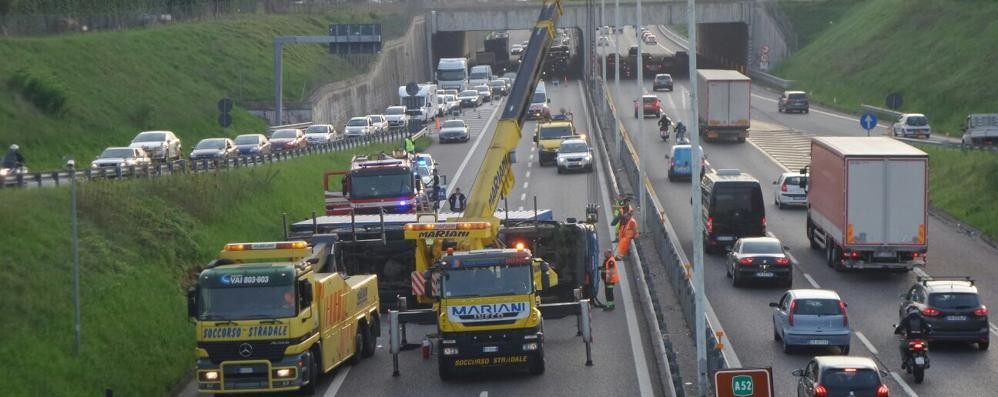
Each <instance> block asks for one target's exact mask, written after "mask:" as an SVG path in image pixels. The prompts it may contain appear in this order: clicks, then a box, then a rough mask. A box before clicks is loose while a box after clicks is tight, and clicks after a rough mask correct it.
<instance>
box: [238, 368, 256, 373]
mask: <svg viewBox="0 0 998 397" xmlns="http://www.w3.org/2000/svg"><path fill="white" fill-rule="evenodd" d="M239 373H241V374H252V373H253V367H240V368H239Z"/></svg>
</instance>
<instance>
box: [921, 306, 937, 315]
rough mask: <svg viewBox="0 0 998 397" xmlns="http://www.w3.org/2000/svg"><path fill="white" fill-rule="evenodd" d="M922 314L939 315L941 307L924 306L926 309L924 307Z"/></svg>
mask: <svg viewBox="0 0 998 397" xmlns="http://www.w3.org/2000/svg"><path fill="white" fill-rule="evenodd" d="M922 315H923V316H927V317H935V316H938V315H939V309H933V308H931V307H927V308H924V309H922Z"/></svg>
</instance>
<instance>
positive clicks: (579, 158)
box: [555, 138, 593, 174]
mask: <svg viewBox="0 0 998 397" xmlns="http://www.w3.org/2000/svg"><path fill="white" fill-rule="evenodd" d="M556 156H557V157H556V158H555V162H556V163H557V164H558V173H559V174H561V173H564V172H568V171H575V170H583V171H586V172H593V150H592V149H590V148H589V144H588V143H586V140H585V139H578V138H570V139H565V140H563V141H561V146H559V147H558V154H557V155H556Z"/></svg>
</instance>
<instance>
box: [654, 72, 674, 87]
mask: <svg viewBox="0 0 998 397" xmlns="http://www.w3.org/2000/svg"><path fill="white" fill-rule="evenodd" d="M651 90H652V91H658V90H669V91H672V75H670V74H668V73H659V74H656V75H655V80H654V81H652V83H651Z"/></svg>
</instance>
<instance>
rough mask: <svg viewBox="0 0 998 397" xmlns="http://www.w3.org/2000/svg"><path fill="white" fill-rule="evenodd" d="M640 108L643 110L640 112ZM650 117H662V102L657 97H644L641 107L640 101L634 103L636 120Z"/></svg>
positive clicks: (642, 97)
mask: <svg viewBox="0 0 998 397" xmlns="http://www.w3.org/2000/svg"><path fill="white" fill-rule="evenodd" d="M638 108H641V111H640V112H639V111H638ZM638 113H641V115H640V116H639V115H638ZM648 116H655V117H662V100H661V99H658V97H657V96H655V95H642V96H641V103H640V105H639V104H638V101H634V118H639V117H648Z"/></svg>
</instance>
